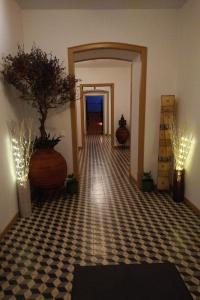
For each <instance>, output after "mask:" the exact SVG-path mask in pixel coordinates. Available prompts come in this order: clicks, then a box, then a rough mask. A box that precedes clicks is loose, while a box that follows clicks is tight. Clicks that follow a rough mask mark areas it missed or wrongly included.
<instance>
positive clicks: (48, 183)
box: [29, 149, 67, 189]
mask: <svg viewBox="0 0 200 300" xmlns="http://www.w3.org/2000/svg"><path fill="white" fill-rule="evenodd" d="M66 177H67V164H66V161H65V159H64V157H63V156H62V155H61V154H60V153H58V152H57V151H55V150H54V149H40V150H37V151H36V152H34V153H33V155H32V157H31V161H30V171H29V178H30V183H31V185H32V186H34V187H37V188H42V189H56V188H59V187H62V186H63V184H64V181H65V179H66Z"/></svg>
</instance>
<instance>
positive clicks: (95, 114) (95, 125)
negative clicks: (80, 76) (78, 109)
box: [85, 95, 104, 135]
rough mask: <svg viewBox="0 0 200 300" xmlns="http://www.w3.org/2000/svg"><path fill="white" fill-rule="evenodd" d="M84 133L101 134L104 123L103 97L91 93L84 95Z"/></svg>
mask: <svg viewBox="0 0 200 300" xmlns="http://www.w3.org/2000/svg"><path fill="white" fill-rule="evenodd" d="M85 110H86V133H87V134H93V135H95V134H103V130H104V128H103V124H104V114H103V112H104V97H103V96H101V95H96V96H94V95H92V96H86V97H85Z"/></svg>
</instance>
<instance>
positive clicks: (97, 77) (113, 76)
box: [76, 61, 131, 145]
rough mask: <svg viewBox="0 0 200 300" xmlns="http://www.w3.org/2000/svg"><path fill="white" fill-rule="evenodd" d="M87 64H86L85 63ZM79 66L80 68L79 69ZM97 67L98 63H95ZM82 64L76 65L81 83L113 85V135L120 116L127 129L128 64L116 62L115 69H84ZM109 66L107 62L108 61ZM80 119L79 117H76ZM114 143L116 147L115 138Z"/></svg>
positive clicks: (128, 103)
mask: <svg viewBox="0 0 200 300" xmlns="http://www.w3.org/2000/svg"><path fill="white" fill-rule="evenodd" d="M86 64H87V63H86ZM80 65H81V67H79V66H80ZM97 65H98V66H99V65H100V62H99V61H97ZM83 66H84V63H79V64H78V63H77V64H76V76H77V77H78V78H80V79H81V83H83V84H84V83H114V133H115V132H116V130H117V128H118V121H119V119H120V117H121V114H123V115H124V117H125V119H126V120H127V128H129V127H130V79H131V77H130V74H131V65H130V63H124V62H116V66H115V67H98V66H97V67H95V63H93V67H91V68H84V67H83ZM108 66H109V61H108ZM78 119H80V117H78ZM114 143H115V145H117V144H118V143H117V140H116V137H114Z"/></svg>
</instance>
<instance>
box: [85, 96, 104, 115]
mask: <svg viewBox="0 0 200 300" xmlns="http://www.w3.org/2000/svg"><path fill="white" fill-rule="evenodd" d="M86 110H87V112H102V111H103V96H86Z"/></svg>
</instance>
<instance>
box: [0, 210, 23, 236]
mask: <svg viewBox="0 0 200 300" xmlns="http://www.w3.org/2000/svg"><path fill="white" fill-rule="evenodd" d="M18 217H19V213H16V215H15V216H14V217H13V218H12V220H11V221H10V223H9V224H8V225H7V226H6V228H4V230H3V231H2V232H1V233H0V240H2V239H3V237H4V236H5V235H6V233H7V232H8V231H9V229H10V228H11V227H12V225H13V224H14V223H15V222H16V221H17V219H18Z"/></svg>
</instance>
